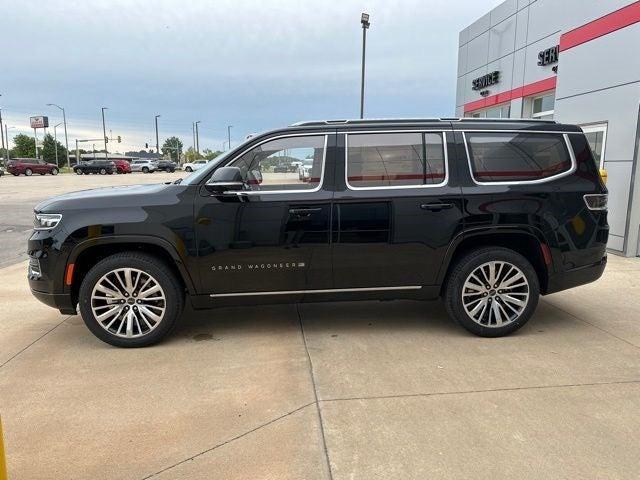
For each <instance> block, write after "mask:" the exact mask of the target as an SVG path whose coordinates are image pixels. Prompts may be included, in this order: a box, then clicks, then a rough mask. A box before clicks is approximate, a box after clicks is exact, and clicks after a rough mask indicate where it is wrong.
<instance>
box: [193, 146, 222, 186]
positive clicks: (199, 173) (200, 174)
mask: <svg viewBox="0 0 640 480" xmlns="http://www.w3.org/2000/svg"><path fill="white" fill-rule="evenodd" d="M231 152H232V150H228V151H226V152H224V153H222V154H220V155H218V156H217V157H216V158H214V159H213V160H211V161H210V162H209V163H208V164H207V165H206V166H205V167H202V168H201V169H200V170H196V171H195V172H193V173H189V174H188V175H186V176H185V177H183V180H182V182H180V183H181V184H182V185H196V184H198V183H200V182H201V181H202V179H203V178H205V177H206V176H207V175H209V173H210V172H211V169H212V168H215V167H216V166H217V165H219V164H220V163H221V162H222V161H224V160H225V159H226V158H227V157H228V156H229V154H230V153H231Z"/></svg>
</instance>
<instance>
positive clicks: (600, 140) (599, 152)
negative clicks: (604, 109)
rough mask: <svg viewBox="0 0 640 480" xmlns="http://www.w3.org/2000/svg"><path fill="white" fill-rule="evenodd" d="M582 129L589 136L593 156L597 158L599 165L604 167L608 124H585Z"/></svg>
mask: <svg viewBox="0 0 640 480" xmlns="http://www.w3.org/2000/svg"><path fill="white" fill-rule="evenodd" d="M582 130H583V131H584V134H585V136H586V137H587V141H588V142H589V146H590V147H591V151H592V152H593V157H594V158H595V160H596V163H597V164H598V167H599V168H604V159H605V146H606V143H607V124H606V123H598V124H592V125H585V126H583V127H582Z"/></svg>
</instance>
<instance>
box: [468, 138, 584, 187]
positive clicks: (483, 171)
mask: <svg viewBox="0 0 640 480" xmlns="http://www.w3.org/2000/svg"><path fill="white" fill-rule="evenodd" d="M465 137H466V139H467V148H468V149H469V160H470V163H471V169H472V173H473V177H474V178H475V179H476V180H478V181H480V182H514V181H515V182H519V181H531V180H541V179H544V178H547V177H552V176H554V175H558V174H560V173H563V172H566V171H568V170H570V169H571V167H572V165H573V164H572V161H571V157H570V155H569V151H568V149H567V144H566V142H565V140H564V137H563V135H562V134H557V133H502V132H495V133H494V132H466V133H465Z"/></svg>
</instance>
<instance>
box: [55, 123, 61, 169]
mask: <svg viewBox="0 0 640 480" xmlns="http://www.w3.org/2000/svg"><path fill="white" fill-rule="evenodd" d="M60 125H62V123H59V124H57V125H54V126H53V144H54V145H55V147H56V167H58V168H60V165H58V132H57V131H56V128H58V127H59V126H60Z"/></svg>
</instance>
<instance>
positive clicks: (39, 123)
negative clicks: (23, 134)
mask: <svg viewBox="0 0 640 480" xmlns="http://www.w3.org/2000/svg"><path fill="white" fill-rule="evenodd" d="M30 120H31V128H48V127H49V117H31V118H30Z"/></svg>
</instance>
